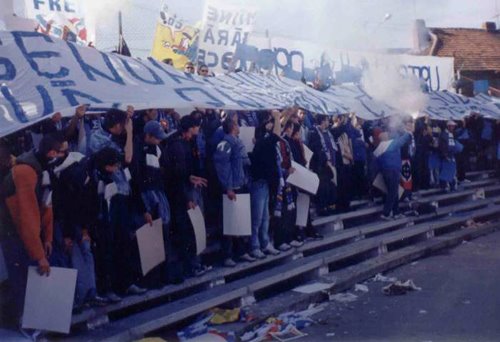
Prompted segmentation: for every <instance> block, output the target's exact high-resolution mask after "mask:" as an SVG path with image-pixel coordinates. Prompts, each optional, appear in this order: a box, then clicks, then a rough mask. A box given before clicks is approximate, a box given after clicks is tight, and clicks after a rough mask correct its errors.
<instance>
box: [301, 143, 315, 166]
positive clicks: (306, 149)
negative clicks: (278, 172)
mask: <svg viewBox="0 0 500 342" xmlns="http://www.w3.org/2000/svg"><path fill="white" fill-rule="evenodd" d="M303 146H304V156H305V158H306V167H307V168H309V163H310V162H311V159H312V156H313V154H314V152H313V151H311V149H310V148H309V147H307V145H306V144H304V145H303Z"/></svg>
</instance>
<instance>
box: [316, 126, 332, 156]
mask: <svg viewBox="0 0 500 342" xmlns="http://www.w3.org/2000/svg"><path fill="white" fill-rule="evenodd" d="M314 128H315V129H316V131H317V132H318V135H319V139H320V141H321V147H322V150H323V152H324V153H325V155H326V160H327V161H328V162H330V163H331V164H332V165H335V156H334V155H332V154H331V153H330V149H329V148H328V146H327V145H326V141H325V136H324V135H323V132H322V131H321V129H320V128H319V127H318V126H314ZM326 134H327V135H328V137H329V139H330V144H331V146H332V148H333V150H334V151H337V146H336V145H335V140H334V139H333V136H332V133H330V131H328V130H327V131H326Z"/></svg>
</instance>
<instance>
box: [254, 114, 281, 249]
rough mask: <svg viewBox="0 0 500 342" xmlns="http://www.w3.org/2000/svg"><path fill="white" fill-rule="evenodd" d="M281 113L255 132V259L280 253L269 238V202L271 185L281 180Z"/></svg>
mask: <svg viewBox="0 0 500 342" xmlns="http://www.w3.org/2000/svg"><path fill="white" fill-rule="evenodd" d="M280 131H281V125H280V112H279V111H273V112H272V116H267V117H265V118H264V119H263V120H262V124H261V125H260V126H259V127H258V129H257V130H256V132H255V137H256V140H257V142H256V143H255V148H254V150H253V152H252V154H251V158H250V160H251V161H252V166H251V177H252V183H251V185H250V197H251V204H252V256H253V257H255V258H259V259H263V258H265V254H264V253H267V254H273V255H276V254H279V253H280V252H279V251H278V250H277V249H276V248H274V246H273V245H272V243H271V242H270V238H269V222H270V214H269V200H270V191H271V185H272V184H275V183H276V182H277V180H278V177H279V176H278V170H277V168H278V164H277V160H276V144H277V142H278V141H279V140H280V134H281V132H280Z"/></svg>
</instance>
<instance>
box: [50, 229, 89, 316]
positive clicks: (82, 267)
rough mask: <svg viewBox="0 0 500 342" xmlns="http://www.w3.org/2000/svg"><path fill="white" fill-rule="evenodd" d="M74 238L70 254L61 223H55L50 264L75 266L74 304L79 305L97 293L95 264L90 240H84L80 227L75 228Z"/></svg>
mask: <svg viewBox="0 0 500 342" xmlns="http://www.w3.org/2000/svg"><path fill="white" fill-rule="evenodd" d="M72 239H73V247H72V248H71V254H68V253H66V251H65V250H64V240H63V237H62V230H61V225H60V224H59V223H58V222H55V223H54V242H53V247H54V248H53V252H52V255H51V257H50V264H51V266H58V267H64V268H74V269H76V270H77V271H78V275H77V278H76V289H75V302H74V306H75V307H79V306H81V305H83V304H84V303H85V301H86V300H88V299H91V298H92V297H95V295H96V294H97V286H96V278H95V264H94V255H93V254H92V250H91V247H90V241H88V240H85V241H82V232H81V229H80V228H76V229H75V236H73V237H72Z"/></svg>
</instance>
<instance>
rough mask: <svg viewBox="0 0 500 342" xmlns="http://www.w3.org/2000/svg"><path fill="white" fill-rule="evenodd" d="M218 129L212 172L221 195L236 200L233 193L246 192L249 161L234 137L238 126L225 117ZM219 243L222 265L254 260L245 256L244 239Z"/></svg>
mask: <svg viewBox="0 0 500 342" xmlns="http://www.w3.org/2000/svg"><path fill="white" fill-rule="evenodd" d="M222 129H223V130H224V138H223V139H222V141H221V142H220V143H219V144H218V145H217V149H216V151H215V153H214V164H215V170H216V171H217V176H218V178H219V182H220V185H221V187H222V189H223V192H224V193H225V195H226V196H227V197H228V198H229V199H230V200H231V201H236V200H237V199H236V194H237V193H248V188H247V183H248V177H247V172H246V170H245V169H247V168H248V167H249V166H250V159H248V154H247V152H246V150H245V145H243V142H242V141H241V140H240V139H239V138H238V134H239V133H240V130H239V127H238V124H237V123H236V122H235V121H234V120H231V119H229V118H228V119H226V120H225V121H224V123H223V124H222ZM223 244H224V247H223V249H224V265H225V266H227V267H234V266H235V265H236V263H235V262H234V259H235V257H237V258H238V259H240V260H242V261H249V262H251V261H255V258H253V257H251V256H250V255H249V254H248V253H249V252H250V245H249V240H248V238H246V237H231V236H225V237H224V243H223ZM233 247H234V249H233Z"/></svg>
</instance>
